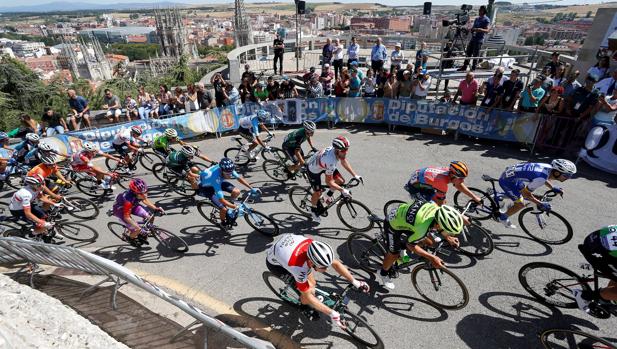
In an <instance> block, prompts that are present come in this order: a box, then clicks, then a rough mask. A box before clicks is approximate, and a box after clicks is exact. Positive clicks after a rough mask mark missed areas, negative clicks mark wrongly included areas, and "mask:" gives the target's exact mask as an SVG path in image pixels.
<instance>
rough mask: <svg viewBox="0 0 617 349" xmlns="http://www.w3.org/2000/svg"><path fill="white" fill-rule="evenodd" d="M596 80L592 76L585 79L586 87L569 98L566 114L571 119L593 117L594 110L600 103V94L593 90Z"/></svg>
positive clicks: (578, 89)
mask: <svg viewBox="0 0 617 349" xmlns="http://www.w3.org/2000/svg"><path fill="white" fill-rule="evenodd" d="M595 82H596V81H595V79H594V77H593V76H592V75H589V76H587V78H586V79H585V86H582V87H579V88H577V89H576V90H574V92H573V93H572V94H571V95H570V96H568V99H567V111H566V113H567V114H568V115H570V116H571V117H575V118H579V119H587V118H589V117H591V116H593V113H592V111H593V108H594V107H595V106H596V104H597V103H598V98H599V96H600V93H599V92H598V90H596V89H594V88H593V85H594V84H595Z"/></svg>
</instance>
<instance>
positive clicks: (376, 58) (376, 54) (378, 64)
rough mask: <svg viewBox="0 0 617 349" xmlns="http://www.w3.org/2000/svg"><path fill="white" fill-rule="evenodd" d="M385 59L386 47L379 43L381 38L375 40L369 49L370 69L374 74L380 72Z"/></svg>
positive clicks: (386, 55)
mask: <svg viewBox="0 0 617 349" xmlns="http://www.w3.org/2000/svg"><path fill="white" fill-rule="evenodd" d="M387 57H388V54H387V53H386V47H385V46H384V45H383V44H382V43H381V38H377V42H376V43H375V46H373V48H372V49H371V69H373V70H374V71H375V72H377V71H380V70H382V69H383V64H384V62H385V60H386V58H387Z"/></svg>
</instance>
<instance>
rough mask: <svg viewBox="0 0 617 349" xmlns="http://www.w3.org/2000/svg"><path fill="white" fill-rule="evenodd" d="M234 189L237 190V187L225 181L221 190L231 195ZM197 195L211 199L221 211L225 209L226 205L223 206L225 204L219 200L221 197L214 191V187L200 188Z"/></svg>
mask: <svg viewBox="0 0 617 349" xmlns="http://www.w3.org/2000/svg"><path fill="white" fill-rule="evenodd" d="M234 189H236V187H235V186H234V185H233V184H231V183H230V182H227V181H223V183H221V190H223V191H224V192H226V193H229V194H231V192H232V191H233V190H234ZM197 194H198V195H200V196H203V197H206V198H210V200H211V201H212V203H213V204H214V205H215V206H216V207H218V208H219V209H221V208H223V207H225V205H223V203H222V202H221V199H219V197H218V196H217V195H216V192H215V191H214V187H212V186H208V187H201V186H200V187H199V189H197Z"/></svg>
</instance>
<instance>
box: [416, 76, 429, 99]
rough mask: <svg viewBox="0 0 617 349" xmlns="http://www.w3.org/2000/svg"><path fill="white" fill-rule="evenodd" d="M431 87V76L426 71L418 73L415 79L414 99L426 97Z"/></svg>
mask: <svg viewBox="0 0 617 349" xmlns="http://www.w3.org/2000/svg"><path fill="white" fill-rule="evenodd" d="M429 87H431V76H430V75H429V74H426V73H422V74H418V75H417V77H416V80H415V81H414V90H413V99H426V96H427V95H428V89H429Z"/></svg>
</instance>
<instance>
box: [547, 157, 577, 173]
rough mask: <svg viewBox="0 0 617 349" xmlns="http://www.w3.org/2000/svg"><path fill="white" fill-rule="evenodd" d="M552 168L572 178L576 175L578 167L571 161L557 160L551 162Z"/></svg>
mask: <svg viewBox="0 0 617 349" xmlns="http://www.w3.org/2000/svg"><path fill="white" fill-rule="evenodd" d="M551 166H552V167H553V170H555V171H559V172H561V173H563V174H565V175H569V176H572V175H573V174H575V173H576V165H575V164H574V163H573V162H572V161H570V160H566V159H555V160H553V161H551Z"/></svg>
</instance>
